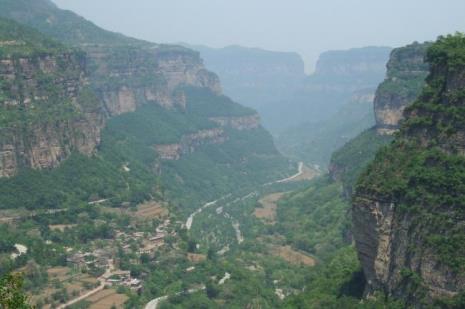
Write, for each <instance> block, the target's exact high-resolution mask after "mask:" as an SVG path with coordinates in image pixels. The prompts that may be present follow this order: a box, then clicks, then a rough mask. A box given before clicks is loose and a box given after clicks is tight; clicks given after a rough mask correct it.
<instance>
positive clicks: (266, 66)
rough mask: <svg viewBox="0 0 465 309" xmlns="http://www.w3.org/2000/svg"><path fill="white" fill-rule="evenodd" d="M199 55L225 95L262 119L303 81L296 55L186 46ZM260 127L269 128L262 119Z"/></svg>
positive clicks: (256, 49)
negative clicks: (217, 77)
mask: <svg viewBox="0 0 465 309" xmlns="http://www.w3.org/2000/svg"><path fill="white" fill-rule="evenodd" d="M183 45H184V46H186V47H189V48H192V49H194V50H197V51H199V52H200V55H201V57H202V58H203V59H204V61H205V66H206V67H207V68H208V69H209V70H211V71H213V72H215V73H216V74H218V76H219V77H220V80H221V82H222V84H223V88H224V92H225V94H226V95H228V96H230V97H232V98H233V99H234V100H236V101H238V102H239V103H241V104H244V105H246V106H250V107H252V108H255V109H257V110H258V111H259V113H260V114H261V115H266V114H267V112H268V110H269V109H270V108H273V106H275V105H277V104H280V103H281V102H285V101H287V100H289V98H291V97H292V96H293V94H294V93H295V92H296V91H297V90H298V89H299V88H300V87H301V85H302V82H303V81H304V79H305V77H306V76H305V72H304V62H303V60H302V58H301V57H300V56H299V55H298V54H297V53H291V52H275V51H268V50H263V49H259V48H248V47H242V46H228V47H224V48H210V47H206V46H202V45H187V44H183ZM263 120H264V123H265V124H266V125H268V126H270V127H272V126H273V124H271V123H269V121H268V119H267V117H266V116H264V117H263Z"/></svg>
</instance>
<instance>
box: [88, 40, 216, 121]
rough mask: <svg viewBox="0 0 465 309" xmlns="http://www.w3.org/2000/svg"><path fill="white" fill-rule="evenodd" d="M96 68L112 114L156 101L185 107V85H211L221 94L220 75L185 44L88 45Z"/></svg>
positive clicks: (98, 83) (95, 80)
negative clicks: (140, 45)
mask: <svg viewBox="0 0 465 309" xmlns="http://www.w3.org/2000/svg"><path fill="white" fill-rule="evenodd" d="M86 50H87V51H88V53H89V57H90V59H91V61H92V63H93V64H94V66H95V67H96V69H95V71H94V72H92V75H91V77H92V80H93V84H95V85H96V90H97V91H98V92H99V93H100V94H101V97H102V99H103V101H104V102H105V107H106V110H107V112H108V114H109V115H110V116H116V115H120V114H122V113H126V112H131V111H134V110H135V109H136V108H137V106H140V105H142V104H147V103H155V104H159V105H160V106H163V107H164V108H167V109H173V108H179V109H183V110H184V109H185V108H186V98H185V95H184V93H183V89H182V88H183V87H199V88H208V89H209V90H211V91H212V92H214V93H216V94H221V86H220V83H219V79H218V77H217V76H216V75H215V74H213V73H211V72H209V71H207V70H206V69H205V68H204V66H203V63H202V60H201V59H200V57H199V54H198V53H196V52H193V51H191V50H188V49H186V48H183V47H177V46H164V45H155V44H154V45H152V46H150V47H144V46H142V47H132V46H125V47H115V46H111V47H86Z"/></svg>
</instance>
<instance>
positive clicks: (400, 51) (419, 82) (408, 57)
mask: <svg viewBox="0 0 465 309" xmlns="http://www.w3.org/2000/svg"><path fill="white" fill-rule="evenodd" d="M429 45H430V44H429V43H423V44H419V43H414V44H411V45H408V46H405V47H402V48H396V49H394V50H393V51H392V53H391V57H390V59H389V62H388V64H387V77H386V79H385V80H384V82H383V83H382V84H381V85H380V86H379V87H378V90H377V92H376V97H375V101H374V103H375V104H374V110H375V118H376V131H377V132H378V134H381V135H386V134H387V135H391V134H393V133H394V132H395V131H396V130H397V129H398V128H399V123H400V121H401V120H402V119H403V112H404V109H405V107H407V106H408V105H409V104H411V103H412V102H413V101H414V100H415V99H416V98H417V97H418V95H419V94H420V92H421V89H422V88H423V85H424V80H425V78H426V75H427V74H428V64H427V63H425V61H424V58H425V55H426V49H427V48H428V46H429Z"/></svg>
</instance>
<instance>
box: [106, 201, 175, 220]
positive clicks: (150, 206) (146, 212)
mask: <svg viewBox="0 0 465 309" xmlns="http://www.w3.org/2000/svg"><path fill="white" fill-rule="evenodd" d="M102 210H103V211H105V212H108V213H113V214H118V215H128V216H131V217H133V218H137V219H144V220H146V219H149V220H151V219H156V218H160V217H165V216H167V215H168V214H169V212H168V209H166V208H165V207H163V206H162V205H161V204H160V203H158V202H155V201H150V202H147V203H145V204H140V205H138V206H137V210H136V211H133V210H130V209H125V208H113V207H102Z"/></svg>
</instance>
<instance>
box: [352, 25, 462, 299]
mask: <svg viewBox="0 0 465 309" xmlns="http://www.w3.org/2000/svg"><path fill="white" fill-rule="evenodd" d="M417 47H418V46H417ZM464 50H465V39H464V38H463V36H461V35H460V34H459V35H456V36H451V37H446V38H440V39H439V40H438V42H436V43H434V44H433V46H432V47H431V49H429V50H428V52H427V53H426V55H427V57H426V60H427V61H428V63H429V64H430V66H431V69H430V72H431V73H430V74H429V76H428V77H427V79H426V87H425V88H424V90H423V92H422V94H421V95H420V96H419V98H418V99H417V100H416V101H415V103H414V104H413V105H411V106H409V107H407V109H406V111H405V112H404V115H405V120H404V122H403V124H402V126H401V128H400V131H399V134H398V135H397V136H396V138H395V140H394V142H393V143H392V144H390V146H389V147H388V148H386V149H384V150H383V151H382V152H379V153H378V155H377V157H376V161H374V162H372V163H371V165H370V167H369V168H368V170H367V171H366V172H365V173H364V174H363V175H362V177H361V178H360V180H359V182H358V187H357V190H356V192H355V195H354V198H353V207H352V213H353V231H354V237H355V242H356V247H357V251H358V255H359V258H360V261H361V264H362V267H363V270H364V273H365V276H366V278H367V287H366V292H367V295H371V294H372V293H374V292H376V291H382V292H384V293H386V295H388V296H393V297H396V298H400V299H402V300H403V301H405V302H406V305H411V306H413V307H416V308H430V307H431V305H432V304H433V303H434V304H435V305H434V306H433V307H435V308H436V307H437V308H442V307H444V308H446V306H445V305H444V306H443V304H444V303H443V302H442V301H443V300H447V302H449V303H450V304H452V303H453V302H454V301H455V300H451V298H454V296H457V295H459V294H460V293H462V292H463V287H464V286H465V268H464V266H463V265H464V264H463V256H464V255H465V250H464V249H463V248H464V246H463V245H464V241H465V230H464V226H465V215H464V212H463V209H464V208H463V207H464V205H463V201H462V198H461V197H462V196H463V194H465V192H464V189H463V185H464V183H465V176H464V173H463V170H464V168H463V166H465V157H464V152H463V149H464V147H465V138H464V136H465V131H464V129H463V128H464V127H465V126H464V125H465V121H464V119H463V117H461V116H459V115H458V114H457V111H458V110H461V109H462V108H463V106H464V104H465V102H464V97H463V95H462V94H463V87H464V86H465V74H464V72H465V66H464V65H463V63H464V62H463V61H464V59H465V54H464V52H463V51H464ZM414 59H416V60H415V61H414V62H413V63H412V62H408V63H410V64H411V65H413V66H416V65H418V63H419V61H420V58H418V57H414ZM421 67H423V65H422V66H421ZM418 73H419V74H420V72H418ZM421 76H423V75H421ZM396 125H397V124H396ZM383 132H385V131H383ZM441 304H442V305H441ZM461 304H463V302H462V303H461ZM452 307H453V308H460V307H461V305H458V306H456V307H454V306H452Z"/></svg>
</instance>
